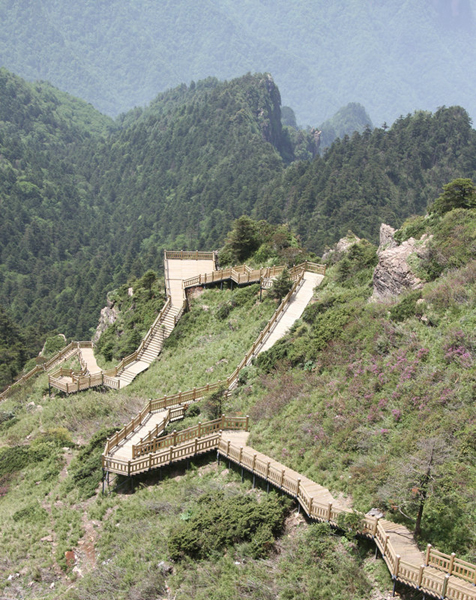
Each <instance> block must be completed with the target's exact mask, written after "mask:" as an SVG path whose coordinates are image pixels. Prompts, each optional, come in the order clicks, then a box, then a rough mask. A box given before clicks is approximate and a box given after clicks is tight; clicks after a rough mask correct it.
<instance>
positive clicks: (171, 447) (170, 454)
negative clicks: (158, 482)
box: [169, 446, 174, 463]
mask: <svg viewBox="0 0 476 600" xmlns="http://www.w3.org/2000/svg"><path fill="white" fill-rule="evenodd" d="M173 451H174V447H173V446H170V451H169V462H170V463H171V462H172V454H173Z"/></svg>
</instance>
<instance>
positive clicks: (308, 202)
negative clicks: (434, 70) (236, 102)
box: [255, 107, 476, 254]
mask: <svg viewBox="0 0 476 600" xmlns="http://www.w3.org/2000/svg"><path fill="white" fill-rule="evenodd" d="M475 175H476V132H475V131H474V129H472V127H471V121H470V119H469V117H468V114H467V113H466V111H465V110H463V109H462V108H460V107H452V108H441V109H439V110H438V111H436V113H434V114H431V113H428V112H417V113H415V114H413V115H407V116H406V117H402V118H400V119H397V121H396V122H395V123H394V124H393V125H392V127H390V129H387V128H376V129H374V130H373V131H371V130H370V129H369V130H367V131H364V132H363V133H362V134H358V133H355V134H354V135H353V136H352V137H351V138H349V137H347V136H345V137H344V138H343V139H342V140H337V141H336V142H335V143H334V144H333V145H332V146H331V147H330V148H329V149H328V150H327V152H326V153H325V154H324V156H321V157H317V158H316V159H315V160H314V161H312V162H307V163H304V162H301V163H295V164H294V165H291V167H290V168H288V169H287V170H286V171H285V172H283V174H282V175H281V176H280V177H278V178H277V179H276V180H275V181H273V183H272V184H271V185H269V186H268V187H267V189H266V190H264V191H263V194H262V195H261V196H260V198H259V200H258V202H257V204H256V208H255V215H256V216H258V217H265V218H271V219H273V220H276V221H286V222H289V223H290V224H291V225H292V226H293V227H294V228H295V229H296V231H298V232H299V233H300V234H301V237H302V239H303V241H304V243H305V244H306V245H307V246H308V247H309V248H310V249H312V250H314V251H315V252H317V253H318V254H320V253H322V252H323V251H324V248H325V246H326V244H333V243H334V242H335V241H336V240H337V239H339V238H340V237H342V236H344V235H346V234H347V231H348V230H349V229H351V230H352V231H353V232H354V233H356V234H357V235H359V236H363V237H366V238H368V239H369V240H372V241H373V242H376V241H377V240H378V231H379V227H380V224H381V223H382V222H385V223H389V224H391V225H392V226H399V225H400V224H401V222H402V220H403V219H404V218H405V217H406V216H408V215H411V214H421V213H423V212H425V209H426V207H427V206H428V204H429V203H430V202H431V201H432V200H433V199H434V198H436V197H437V196H438V195H439V193H440V190H441V187H442V186H443V185H444V184H445V183H447V182H448V181H450V180H451V179H453V178H455V177H470V178H471V177H475Z"/></svg>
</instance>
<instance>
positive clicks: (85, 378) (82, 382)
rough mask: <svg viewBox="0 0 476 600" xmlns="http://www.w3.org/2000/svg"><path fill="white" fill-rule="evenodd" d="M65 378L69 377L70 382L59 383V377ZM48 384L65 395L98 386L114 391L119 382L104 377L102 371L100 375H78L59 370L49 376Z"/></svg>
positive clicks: (106, 376) (104, 374)
mask: <svg viewBox="0 0 476 600" xmlns="http://www.w3.org/2000/svg"><path fill="white" fill-rule="evenodd" d="M65 376H66V377H71V382H69V381H61V379H60V377H65ZM48 383H49V385H51V386H53V387H55V388H56V389H58V390H60V391H62V392H65V393H66V394H72V393H75V392H81V391H83V390H87V389H89V388H91V387H97V386H99V385H107V387H110V388H113V389H116V390H118V389H119V386H120V381H119V380H118V379H114V378H113V377H110V376H108V375H106V373H105V372H103V371H101V372H100V373H93V374H92V375H78V374H77V373H75V372H74V371H70V370H69V369H61V370H60V371H59V372H58V373H56V374H55V376H53V375H50V376H49V377H48Z"/></svg>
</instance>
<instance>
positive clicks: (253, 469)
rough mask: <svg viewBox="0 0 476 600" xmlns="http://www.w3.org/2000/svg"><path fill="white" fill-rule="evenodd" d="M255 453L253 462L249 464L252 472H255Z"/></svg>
mask: <svg viewBox="0 0 476 600" xmlns="http://www.w3.org/2000/svg"><path fill="white" fill-rule="evenodd" d="M256 456H257V455H256V454H253V464H252V466H251V472H252V473H254V472H255V465H256Z"/></svg>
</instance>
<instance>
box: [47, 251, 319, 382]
mask: <svg viewBox="0 0 476 600" xmlns="http://www.w3.org/2000/svg"><path fill="white" fill-rule="evenodd" d="M164 267H165V283H166V289H167V302H166V303H165V305H164V307H163V308H162V310H161V312H160V314H159V315H158V317H157V318H156V320H155V321H154V323H153V324H152V326H151V327H150V329H149V331H148V332H147V334H146V336H145V337H144V339H143V340H142V342H141V344H140V346H139V348H138V349H137V350H136V351H135V352H133V353H132V354H131V355H129V356H126V357H125V358H124V359H123V360H122V361H121V362H120V363H119V365H118V366H117V367H115V368H113V369H110V370H107V371H102V370H101V369H99V367H98V366H97V364H96V361H95V358H94V353H93V351H92V346H91V347H88V348H87V349H83V348H80V349H79V350H78V352H79V359H80V362H81V365H82V369H81V371H79V372H74V371H72V370H71V369H69V370H68V369H60V370H59V371H58V372H57V373H54V374H53V375H51V376H50V377H49V384H50V386H53V387H55V388H57V389H59V390H62V391H64V392H66V393H73V392H79V391H82V390H85V389H88V388H90V387H94V386H99V385H104V386H107V387H111V388H113V389H122V388H124V387H126V386H127V385H129V384H130V383H131V382H132V381H133V380H134V379H135V377H137V375H139V373H142V372H143V371H145V370H146V369H148V368H149V366H150V365H151V363H152V362H153V361H154V360H155V359H156V358H157V356H158V355H159V354H160V352H161V350H162V347H163V344H164V341H165V339H166V338H167V337H168V336H169V335H170V334H171V332H172V330H173V328H174V327H175V325H176V324H177V321H178V320H179V319H180V317H181V315H182V314H183V312H184V310H185V309H186V304H187V301H186V289H187V288H190V287H195V286H197V285H207V284H210V283H216V282H221V281H224V280H227V279H228V280H231V281H234V282H236V283H237V284H238V285H243V284H248V283H253V282H262V281H263V280H272V279H273V278H275V277H277V276H278V275H279V274H280V273H282V271H283V270H284V267H266V268H262V269H251V268H250V267H248V266H246V265H241V266H239V267H233V268H229V269H219V270H217V269H216V253H214V252H182V251H180V252H173V251H172V252H169V251H165V253H164ZM324 273H325V267H323V266H321V265H316V264H314V263H309V262H306V263H302V264H301V265H298V266H297V267H293V268H292V269H291V270H290V274H291V278H292V279H293V281H294V287H293V290H292V292H291V293H290V294H288V296H287V297H286V299H285V300H286V301H285V302H284V304H283V305H282V306H280V307H279V308H278V310H277V312H276V313H275V315H274V316H273V318H272V319H271V321H270V322H269V323H268V326H267V328H266V330H265V331H264V332H263V335H262V336H261V337H260V338H259V339H258V340H257V341H256V344H255V346H254V347H253V349H252V354H251V355H250V356H249V357H248V358H247V360H246V361H245V362H244V363H243V364H242V365H240V367H239V369H241V368H243V367H244V366H246V365H247V364H249V362H250V360H251V358H253V357H254V356H255V355H256V354H258V353H259V352H263V351H264V350H266V349H268V348H270V347H271V346H272V345H273V344H274V343H275V341H276V340H278V339H279V338H280V337H282V336H283V335H284V334H285V332H286V331H287V330H288V329H289V327H290V326H291V325H292V324H293V323H294V322H295V321H296V319H298V318H299V317H300V316H301V314H302V312H303V311H304V309H305V307H306V306H307V304H308V303H309V301H310V299H311V298H312V292H313V289H314V287H315V286H316V285H318V284H319V283H320V282H321V281H322V278H323V276H324ZM232 379H233V382H236V374H234V375H233V377H232ZM228 385H229V384H228Z"/></svg>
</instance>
